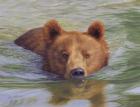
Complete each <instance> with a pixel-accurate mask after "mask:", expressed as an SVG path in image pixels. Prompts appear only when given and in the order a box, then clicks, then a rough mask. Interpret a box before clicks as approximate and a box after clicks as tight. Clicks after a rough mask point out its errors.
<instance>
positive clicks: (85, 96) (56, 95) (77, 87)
mask: <svg viewBox="0 0 140 107" xmlns="http://www.w3.org/2000/svg"><path fill="white" fill-rule="evenodd" d="M77 82H78V83H77ZM104 87H105V82H104V81H97V80H86V81H84V82H81V83H80V82H79V81H69V82H66V83H60V84H59V85H55V84H49V85H48V86H47V89H48V90H49V91H50V92H51V93H52V97H51V99H50V100H49V103H50V104H53V105H66V104H67V103H68V102H70V101H72V100H87V101H89V102H90V105H91V106H90V107H105V96H104ZM76 106H77V105H75V106H73V107H76Z"/></svg>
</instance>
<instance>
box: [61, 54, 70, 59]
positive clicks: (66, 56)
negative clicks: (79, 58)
mask: <svg viewBox="0 0 140 107" xmlns="http://www.w3.org/2000/svg"><path fill="white" fill-rule="evenodd" d="M62 57H63V58H64V59H66V60H67V59H68V58H69V54H68V53H67V52H62Z"/></svg>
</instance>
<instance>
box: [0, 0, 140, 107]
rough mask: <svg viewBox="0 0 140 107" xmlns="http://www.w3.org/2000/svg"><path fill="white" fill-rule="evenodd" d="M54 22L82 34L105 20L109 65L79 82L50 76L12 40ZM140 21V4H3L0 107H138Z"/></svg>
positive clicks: (48, 0) (132, 0)
mask: <svg viewBox="0 0 140 107" xmlns="http://www.w3.org/2000/svg"><path fill="white" fill-rule="evenodd" d="M52 18H55V19H57V20H58V21H59V22H60V23H61V25H62V26H63V27H64V28H65V29H67V30H75V29H76V30H80V31H85V30H86V29H87V27H88V26H89V24H90V23H91V22H92V20H95V19H100V20H102V21H103V22H104V24H105V28H106V39H107V41H108V43H109V46H110V52H111V56H110V60H109V65H108V66H107V67H105V68H103V69H102V70H100V72H98V73H97V74H96V75H93V76H90V77H88V78H87V79H86V80H85V81H83V82H80V83H79V82H78V83H77V82H76V81H68V80H60V79H59V78H58V77H57V76H56V75H52V74H47V75H46V74H45V73H44V72H43V71H42V70H41V58H40V56H38V55H36V54H34V53H32V52H30V51H28V50H24V49H23V48H21V47H18V46H16V45H15V44H14V43H13V40H14V39H16V38H17V37H18V36H19V35H21V34H22V33H23V32H25V31H27V30H29V29H31V28H35V27H38V26H43V24H44V23H45V22H46V21H48V20H49V19H52ZM139 19H140V1H139V0H77V1H76V0H67V1H66V0H29V1H25V0H19V1H15V0H1V1H0V107H140V72H139V71H140V56H139V55H140V44H139V43H140V37H139V35H140V20H139Z"/></svg>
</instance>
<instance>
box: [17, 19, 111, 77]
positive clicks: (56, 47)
mask: <svg viewBox="0 0 140 107" xmlns="http://www.w3.org/2000/svg"><path fill="white" fill-rule="evenodd" d="M15 43H16V44H17V45H19V46H22V47H24V48H25V49H29V50H31V51H33V52H35V53H37V54H39V55H41V56H42V57H43V60H44V65H43V69H44V70H47V71H50V72H53V73H56V74H59V75H62V76H64V77H65V78H70V71H71V70H72V69H74V68H77V67H81V68H83V69H84V70H85V76H87V75H89V74H91V73H93V72H96V71H97V70H99V69H101V68H102V67H103V66H105V65H107V62H108V56H109V54H108V46H107V43H106V41H105V38H104V26H103V24H102V23H101V22H100V21H94V22H93V23H92V24H91V25H90V26H89V28H88V30H87V31H86V32H77V31H65V30H63V29H62V28H61V27H60V25H59V24H58V23H57V21H55V20H50V21H49V22H48V23H47V24H45V26H44V27H40V28H36V29H32V30H30V31H28V32H26V33H25V34H23V35H22V36H21V37H19V38H18V39H16V40H15Z"/></svg>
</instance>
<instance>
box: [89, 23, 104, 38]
mask: <svg viewBox="0 0 140 107" xmlns="http://www.w3.org/2000/svg"><path fill="white" fill-rule="evenodd" d="M104 32H105V31H104V25H103V23H102V22H101V21H94V22H93V23H92V24H91V25H90V26H89V28H88V34H89V35H91V36H92V37H94V38H96V39H101V38H102V37H103V36H104Z"/></svg>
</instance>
